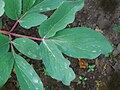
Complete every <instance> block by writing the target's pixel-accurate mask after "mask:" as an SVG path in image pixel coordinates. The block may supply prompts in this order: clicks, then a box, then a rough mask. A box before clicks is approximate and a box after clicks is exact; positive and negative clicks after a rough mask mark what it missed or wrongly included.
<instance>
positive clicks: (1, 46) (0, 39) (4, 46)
mask: <svg viewBox="0 0 120 90" xmlns="http://www.w3.org/2000/svg"><path fill="white" fill-rule="evenodd" d="M8 50H9V38H8V37H7V36H5V35H2V34H1V33H0V56H2V55H3V54H5V53H7V52H8Z"/></svg>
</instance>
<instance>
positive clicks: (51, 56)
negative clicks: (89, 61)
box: [40, 41, 75, 85]
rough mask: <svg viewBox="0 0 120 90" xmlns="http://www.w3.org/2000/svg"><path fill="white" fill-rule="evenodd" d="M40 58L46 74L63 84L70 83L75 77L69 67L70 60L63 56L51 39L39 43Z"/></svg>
mask: <svg viewBox="0 0 120 90" xmlns="http://www.w3.org/2000/svg"><path fill="white" fill-rule="evenodd" d="M40 48H41V54H42V56H43V57H42V59H43V62H44V64H45V67H46V70H47V72H48V74H49V75H50V76H51V77H52V78H55V79H57V80H61V81H62V82H63V84H65V85H70V82H71V81H72V80H73V79H74V78H75V74H74V72H73V70H72V69H71V68H70V67H69V65H70V62H69V61H68V60H67V59H65V58H64V57H63V55H62V54H61V52H60V51H59V49H58V48H57V47H56V45H55V44H54V43H53V42H51V41H43V42H42V43H41V44H40Z"/></svg>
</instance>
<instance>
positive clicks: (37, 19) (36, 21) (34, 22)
mask: <svg viewBox="0 0 120 90" xmlns="http://www.w3.org/2000/svg"><path fill="white" fill-rule="evenodd" d="M46 19H47V16H45V15H43V14H38V13H30V14H28V15H26V16H25V17H23V18H22V20H20V22H19V23H20V25H21V26H22V27H24V28H26V29H29V28H31V27H34V26H38V25H40V24H41V23H42V22H43V21H45V20H46Z"/></svg>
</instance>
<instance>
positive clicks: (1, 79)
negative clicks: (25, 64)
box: [0, 53, 14, 88]
mask: <svg viewBox="0 0 120 90" xmlns="http://www.w3.org/2000/svg"><path fill="white" fill-rule="evenodd" d="M13 62H14V59H13V56H12V53H6V54H4V55H2V56H0V88H1V87H2V86H3V85H4V84H5V83H6V81H7V80H8V79H9V77H10V74H11V71H12V68H13Z"/></svg>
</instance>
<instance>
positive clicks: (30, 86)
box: [14, 54, 43, 90]
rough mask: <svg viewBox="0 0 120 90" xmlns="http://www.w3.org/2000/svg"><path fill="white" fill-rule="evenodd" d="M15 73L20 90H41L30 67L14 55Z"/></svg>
mask: <svg viewBox="0 0 120 90" xmlns="http://www.w3.org/2000/svg"><path fill="white" fill-rule="evenodd" d="M14 58H15V64H14V67H15V71H16V75H17V79H18V81H19V84H20V88H21V90H43V84H42V82H41V80H40V78H39V76H38V75H37V74H36V72H35V71H34V69H33V68H32V66H30V65H29V64H28V63H27V62H26V61H25V60H24V58H22V57H21V56H19V55H17V54H15V56H14Z"/></svg>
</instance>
